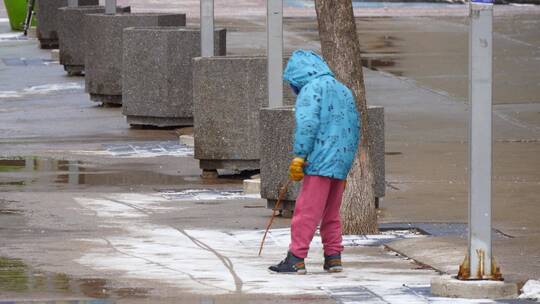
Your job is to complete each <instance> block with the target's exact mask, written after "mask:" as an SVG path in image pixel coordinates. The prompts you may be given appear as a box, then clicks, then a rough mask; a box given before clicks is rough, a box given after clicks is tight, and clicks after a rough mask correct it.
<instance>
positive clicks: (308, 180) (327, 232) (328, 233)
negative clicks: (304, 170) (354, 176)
mask: <svg viewBox="0 0 540 304" xmlns="http://www.w3.org/2000/svg"><path fill="white" fill-rule="evenodd" d="M344 188H345V181H343V180H338V179H333V178H329V177H324V176H315V175H306V176H305V177H304V182H303V184H302V190H301V192H300V195H299V196H298V198H297V199H296V206H295V208H294V215H293V218H292V222H291V244H290V246H289V251H290V252H291V253H292V254H294V255H295V256H296V257H299V258H305V257H306V256H307V254H308V250H309V244H310V243H311V240H312V239H313V236H314V235H315V231H317V225H318V224H319V223H320V224H321V228H320V233H321V238H322V242H323V245H324V254H325V255H327V256H328V255H334V254H337V253H340V252H342V251H343V246H342V245H341V241H342V238H341V220H340V216H339V208H340V206H341V198H342V197H343V191H344Z"/></svg>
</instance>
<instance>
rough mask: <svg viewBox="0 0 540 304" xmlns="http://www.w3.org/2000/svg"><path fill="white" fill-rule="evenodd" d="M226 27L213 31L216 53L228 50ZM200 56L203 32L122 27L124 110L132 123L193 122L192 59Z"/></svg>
mask: <svg viewBox="0 0 540 304" xmlns="http://www.w3.org/2000/svg"><path fill="white" fill-rule="evenodd" d="M226 34H227V33H226V30H225V29H218V30H216V31H215V33H214V37H215V43H214V45H215V51H214V52H215V54H217V55H225V53H226V46H227V43H226ZM198 56H201V32H200V30H199V29H189V28H182V27H144V28H140V27H136V28H127V29H125V30H124V55H123V69H122V103H123V105H122V108H123V109H122V110H123V113H124V115H126V116H127V122H128V123H129V124H130V125H132V126H134V125H143V126H155V127H174V126H192V125H193V89H192V83H193V81H192V76H193V72H192V59H193V58H194V57H198Z"/></svg>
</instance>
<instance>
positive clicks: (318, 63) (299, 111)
mask: <svg viewBox="0 0 540 304" xmlns="http://www.w3.org/2000/svg"><path fill="white" fill-rule="evenodd" d="M283 78H284V79H285V81H287V82H288V83H289V84H290V85H291V88H292V89H293V91H294V92H295V93H296V94H297V95H298V97H297V99H296V106H295V117H296V130H295V134H294V151H293V152H294V155H295V157H294V159H293V160H292V161H291V164H290V168H289V176H290V178H291V179H292V180H294V181H300V180H302V179H304V182H303V184H302V190H301V192H300V195H299V196H298V198H297V200H296V206H295V209H294V215H293V218H292V222H291V244H290V246H289V252H288V253H287V257H286V258H285V259H284V260H283V261H281V262H280V263H279V264H277V265H275V266H271V267H270V268H269V269H270V270H271V271H274V272H278V273H297V274H305V273H306V267H305V264H304V258H305V257H306V256H307V254H308V250H309V244H310V243H311V240H312V239H313V236H314V234H315V231H316V230H317V225H318V224H319V223H320V224H321V227H320V234H321V238H322V242H323V244H324V269H325V270H326V271H328V272H340V271H342V270H343V267H342V265H341V252H342V251H343V246H342V245H341V241H342V238H341V221H340V216H339V209H340V206H341V198H342V196H343V191H344V190H345V179H346V178H347V174H348V173H349V170H350V168H351V165H352V162H353V159H354V156H355V154H356V149H357V147H358V141H359V128H360V121H359V117H358V112H357V110H356V104H355V100H354V97H353V94H352V92H351V91H350V90H349V89H348V88H347V87H346V86H344V85H343V84H342V83H340V82H339V81H337V80H336V79H335V78H334V74H333V73H332V71H330V68H329V67H328V65H327V64H326V62H325V61H324V60H323V59H322V58H321V57H320V56H319V55H317V54H316V53H314V52H311V51H304V50H298V51H296V52H294V53H293V54H292V56H291V58H290V60H289V62H288V64H287V68H286V69H285V73H284V77H283ZM304 172H305V174H306V175H305V178H304Z"/></svg>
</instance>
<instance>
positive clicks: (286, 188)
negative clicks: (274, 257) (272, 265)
mask: <svg viewBox="0 0 540 304" xmlns="http://www.w3.org/2000/svg"><path fill="white" fill-rule="evenodd" d="M291 182H292V181H291V179H289V180H287V183H286V184H285V185H284V186H283V187H281V190H279V196H278V200H277V202H276V205H275V206H274V209H272V217H271V218H270V220H269V221H268V226H266V231H265V232H264V236H263V239H262V241H261V247H260V248H259V256H261V253H262V250H263V246H264V241H265V240H266V235H267V234H268V230H270V227H272V223H273V222H274V218H275V217H276V211H277V210H278V208H279V206H280V205H281V201H283V199H284V198H285V195H286V194H287V191H289V185H290V184H291Z"/></svg>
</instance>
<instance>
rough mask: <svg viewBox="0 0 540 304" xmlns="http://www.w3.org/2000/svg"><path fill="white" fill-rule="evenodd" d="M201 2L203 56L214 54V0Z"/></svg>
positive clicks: (201, 0)
mask: <svg viewBox="0 0 540 304" xmlns="http://www.w3.org/2000/svg"><path fill="white" fill-rule="evenodd" d="M200 2H201V56H202V57H212V56H214V0H200Z"/></svg>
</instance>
